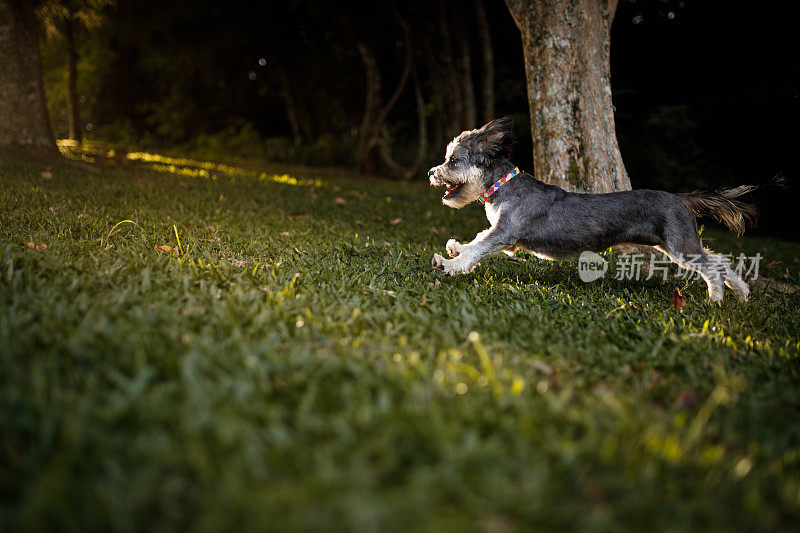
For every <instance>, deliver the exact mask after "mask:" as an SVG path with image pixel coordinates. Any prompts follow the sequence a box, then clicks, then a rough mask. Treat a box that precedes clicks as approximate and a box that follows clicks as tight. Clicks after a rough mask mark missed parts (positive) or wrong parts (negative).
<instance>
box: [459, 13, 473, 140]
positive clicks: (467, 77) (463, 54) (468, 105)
mask: <svg viewBox="0 0 800 533" xmlns="http://www.w3.org/2000/svg"><path fill="white" fill-rule="evenodd" d="M458 32H459V33H458V63H459V70H460V72H459V74H460V75H461V89H462V91H463V92H462V94H463V96H464V104H463V106H464V118H463V127H464V129H467V130H471V129H475V128H476V127H477V126H478V113H477V111H476V109H475V89H474V88H473V86H472V84H473V82H472V54H471V53H470V51H469V41H468V40H467V31H466V29H465V28H464V25H463V24H462V25H461V26H460V27H459V29H458Z"/></svg>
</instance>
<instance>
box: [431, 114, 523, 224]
mask: <svg viewBox="0 0 800 533" xmlns="http://www.w3.org/2000/svg"><path fill="white" fill-rule="evenodd" d="M513 140H514V133H513V131H512V122H511V117H503V118H496V119H494V120H493V121H491V122H489V123H488V124H486V125H485V126H483V127H482V128H480V129H477V130H469V131H465V132H463V133H461V135H459V136H458V137H456V138H455V139H453V140H452V141H451V142H450V144H448V145H447V152H446V154H445V159H444V163H442V164H441V165H439V166H436V167H433V168H432V169H430V170H429V171H428V177H429V178H430V181H431V185H432V186H434V187H442V186H446V187H447V192H445V193H444V196H442V203H443V204H444V205H447V206H450V207H454V208H456V209H460V208H462V207H464V206H465V205H467V204H468V203H470V202H473V201H475V200H477V199H478V197H479V196H480V195H481V194H483V193H484V192H485V191H486V181H487V179H486V177H487V172H489V171H490V170H491V169H492V167H493V166H494V164H495V163H496V161H497V160H498V158H503V157H507V156H508V150H509V147H510V146H511V143H512V142H513Z"/></svg>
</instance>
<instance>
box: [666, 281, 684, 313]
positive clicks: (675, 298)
mask: <svg viewBox="0 0 800 533" xmlns="http://www.w3.org/2000/svg"><path fill="white" fill-rule="evenodd" d="M669 305H671V306H672V307H674V308H676V309H680V310H681V312H683V308H684V307H686V299H684V297H683V294H681V290H680V289H679V288H678V287H675V290H674V291H672V298H670V299H669Z"/></svg>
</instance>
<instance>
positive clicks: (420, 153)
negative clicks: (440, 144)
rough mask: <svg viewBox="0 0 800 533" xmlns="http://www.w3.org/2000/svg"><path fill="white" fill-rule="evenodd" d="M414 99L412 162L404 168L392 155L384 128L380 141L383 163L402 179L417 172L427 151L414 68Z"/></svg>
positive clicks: (426, 129) (424, 120) (420, 91)
mask: <svg viewBox="0 0 800 533" xmlns="http://www.w3.org/2000/svg"><path fill="white" fill-rule="evenodd" d="M414 100H415V102H416V104H417V135H418V137H417V139H418V144H417V157H416V159H415V160H414V163H412V165H411V166H410V167H408V168H404V167H403V166H402V165H400V164H399V163H397V161H395V160H394V157H392V154H391V150H390V148H389V141H388V137H389V135H388V133H387V132H386V128H384V135H383V139H382V140H381V143H380V151H379V153H380V156H381V160H382V161H383V163H384V164H385V165H386V166H387V167H389V169H391V170H392V172H394V173H395V174H398V175H401V176H403V178H404V179H407V180H409V179H411V178H413V177H414V176H415V175H416V174H417V172H419V169H420V167H421V166H422V162H423V161H424V160H425V153H426V152H427V151H428V125H427V123H426V118H425V101H424V100H423V98H422V89H420V86H419V79H418V78H417V72H416V69H414Z"/></svg>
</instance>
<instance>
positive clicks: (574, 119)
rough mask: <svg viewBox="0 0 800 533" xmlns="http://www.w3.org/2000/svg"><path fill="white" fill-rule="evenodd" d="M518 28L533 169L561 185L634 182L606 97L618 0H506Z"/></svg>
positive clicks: (599, 188) (604, 188) (606, 186)
mask: <svg viewBox="0 0 800 533" xmlns="http://www.w3.org/2000/svg"><path fill="white" fill-rule="evenodd" d="M506 4H507V6H508V9H509V11H510V12H511V15H512V16H513V17H514V21H515V22H516V24H517V27H518V28H519V30H520V32H521V33H522V42H523V48H524V53H525V72H526V76H527V81H528V104H529V108H530V116H531V134H532V137H533V161H534V162H533V167H534V173H535V174H536V176H537V177H538V178H539V179H541V180H543V181H546V182H548V183H552V184H555V185H558V186H559V187H563V188H564V189H567V190H571V191H579V192H610V191H619V190H627V189H630V188H631V183H630V180H629V179H628V174H627V172H626V171H625V165H624V164H623V162H622V157H621V155H620V152H619V145H618V143H617V136H616V132H615V129H614V106H613V104H612V101H611V82H610V48H611V38H610V30H611V23H612V21H613V20H614V12H615V11H616V7H617V0H535V1H534V0H506Z"/></svg>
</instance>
